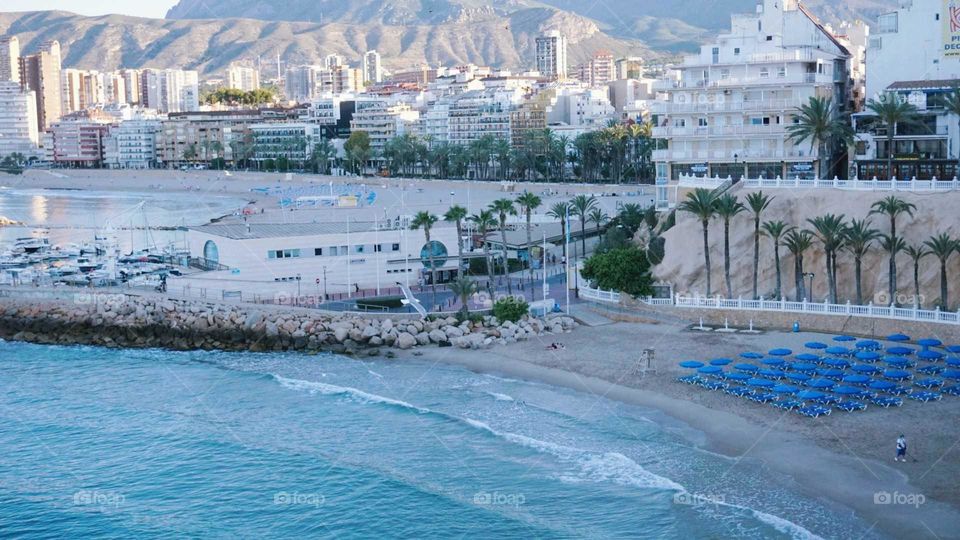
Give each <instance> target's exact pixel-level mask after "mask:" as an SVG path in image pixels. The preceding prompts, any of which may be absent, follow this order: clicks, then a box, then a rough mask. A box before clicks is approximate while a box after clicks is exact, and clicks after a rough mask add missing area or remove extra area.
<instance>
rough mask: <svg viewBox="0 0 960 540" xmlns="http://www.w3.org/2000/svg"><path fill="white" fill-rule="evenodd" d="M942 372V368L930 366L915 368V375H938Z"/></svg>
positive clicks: (934, 365)
mask: <svg viewBox="0 0 960 540" xmlns="http://www.w3.org/2000/svg"><path fill="white" fill-rule="evenodd" d="M943 370H944V367H943V366H938V365H936V364H930V365H929V366H923V367H921V368H917V373H920V374H923V375H939V374H941V373H943Z"/></svg>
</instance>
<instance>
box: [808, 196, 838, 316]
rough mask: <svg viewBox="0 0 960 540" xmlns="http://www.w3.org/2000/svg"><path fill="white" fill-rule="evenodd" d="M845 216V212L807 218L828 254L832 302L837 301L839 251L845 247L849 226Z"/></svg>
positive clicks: (828, 279) (828, 273)
mask: <svg viewBox="0 0 960 540" xmlns="http://www.w3.org/2000/svg"><path fill="white" fill-rule="evenodd" d="M843 218H844V216H843V214H840V215H839V216H838V215H836V214H825V215H822V216H817V217H815V218H813V219H808V220H807V223H809V224H810V225H811V226H813V234H814V235H815V236H816V237H817V239H818V240H820V243H821V244H823V252H824V254H825V255H826V256H827V258H826V266H827V268H826V270H827V285H828V287H829V295H830V303H831V304H836V303H837V251H839V250H840V248H842V247H843V242H844V235H845V232H846V228H847V226H846V224H845V223H844V222H843Z"/></svg>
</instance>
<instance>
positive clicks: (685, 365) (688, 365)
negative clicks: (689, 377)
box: [680, 360, 703, 369]
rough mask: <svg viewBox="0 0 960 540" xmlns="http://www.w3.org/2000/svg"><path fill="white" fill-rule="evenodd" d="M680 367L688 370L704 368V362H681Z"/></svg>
mask: <svg viewBox="0 0 960 540" xmlns="http://www.w3.org/2000/svg"><path fill="white" fill-rule="evenodd" d="M680 367H682V368H688V369H697V368H702V367H703V362H697V361H696V360H684V361H683V362H680Z"/></svg>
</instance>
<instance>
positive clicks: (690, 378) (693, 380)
mask: <svg viewBox="0 0 960 540" xmlns="http://www.w3.org/2000/svg"><path fill="white" fill-rule="evenodd" d="M677 382H682V383H686V384H697V383H698V382H700V376H699V375H685V376H683V377H677Z"/></svg>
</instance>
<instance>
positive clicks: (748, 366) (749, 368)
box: [733, 364, 760, 373]
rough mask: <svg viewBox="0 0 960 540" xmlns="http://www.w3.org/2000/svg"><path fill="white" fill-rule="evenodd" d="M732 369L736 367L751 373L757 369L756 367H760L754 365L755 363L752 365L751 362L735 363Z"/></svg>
mask: <svg viewBox="0 0 960 540" xmlns="http://www.w3.org/2000/svg"><path fill="white" fill-rule="evenodd" d="M733 369H736V370H737V371H746V372H750V373H753V372H754V371H756V370H758V369H760V368H758V367H757V366H755V365H753V364H737V365H735V366H733Z"/></svg>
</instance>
